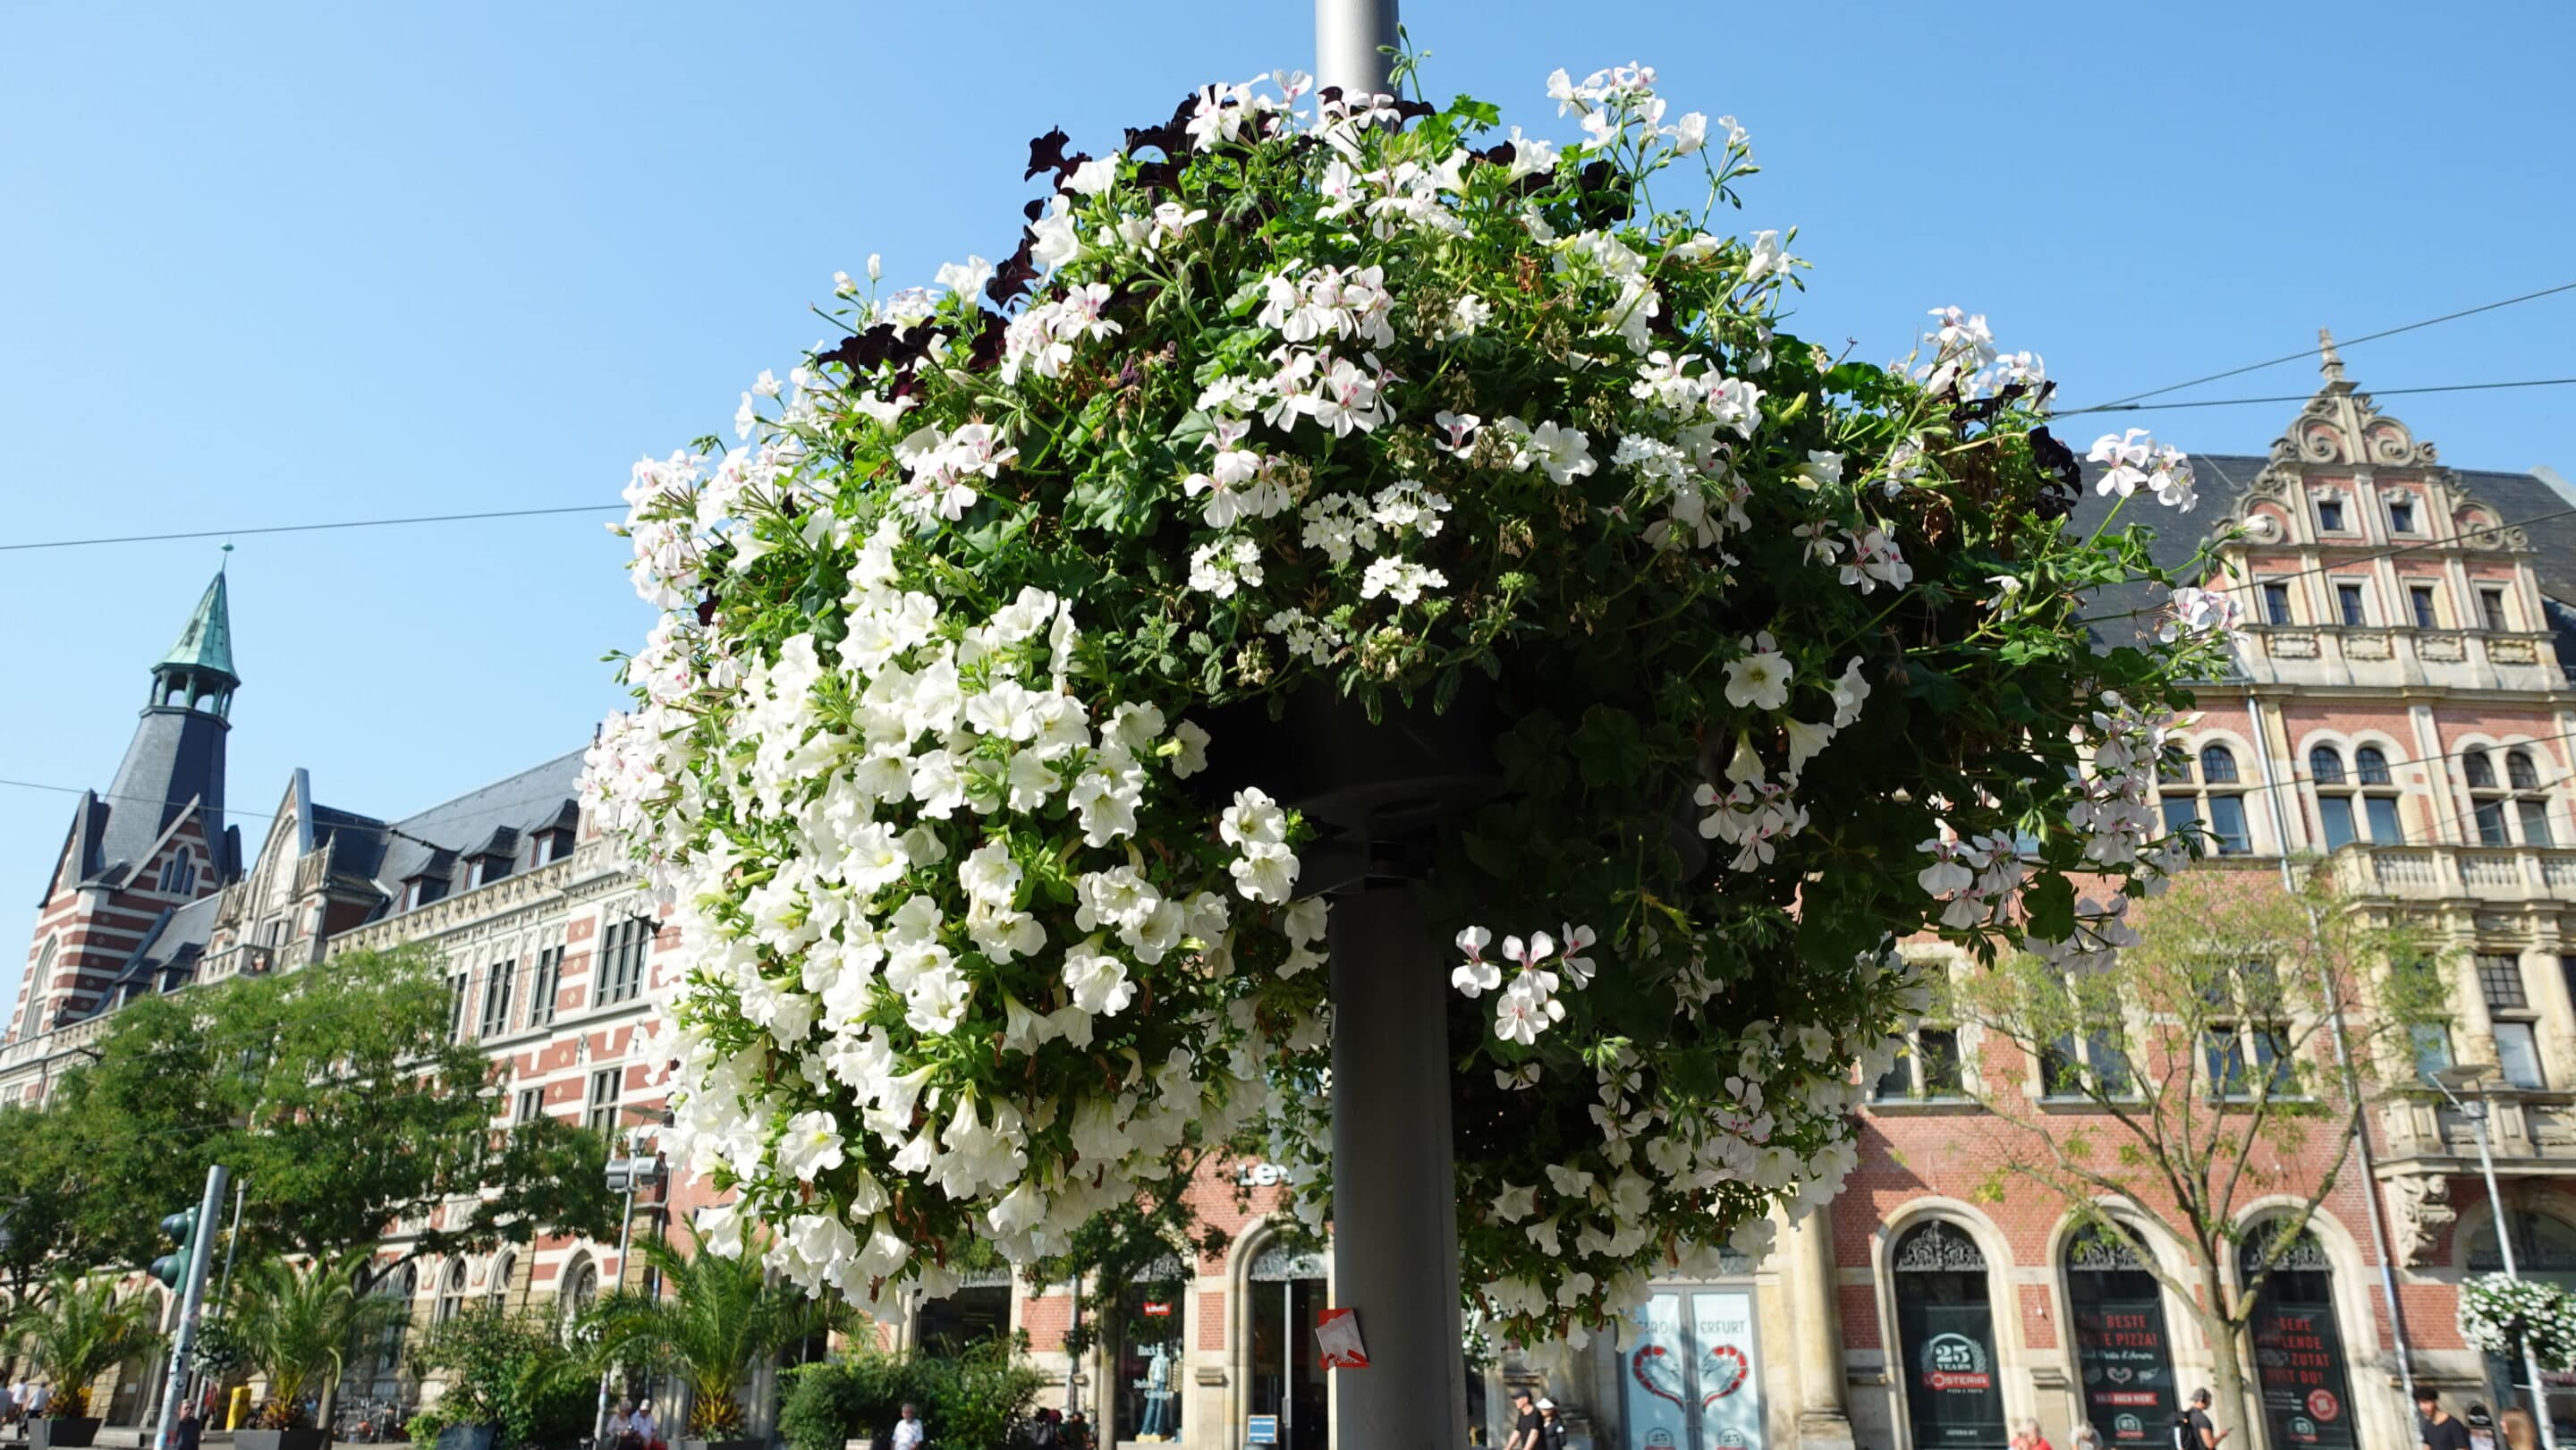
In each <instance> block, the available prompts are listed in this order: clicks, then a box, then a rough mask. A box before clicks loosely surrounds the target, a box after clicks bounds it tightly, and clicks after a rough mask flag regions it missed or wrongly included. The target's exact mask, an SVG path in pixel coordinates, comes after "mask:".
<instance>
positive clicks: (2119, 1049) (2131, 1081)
mask: <svg viewBox="0 0 2576 1450" xmlns="http://www.w3.org/2000/svg"><path fill="white" fill-rule="evenodd" d="M2084 1056H2085V1059H2086V1061H2087V1062H2089V1063H2090V1064H2091V1065H2092V1068H2093V1078H2094V1080H2095V1081H2096V1082H2099V1083H2100V1084H2101V1085H2102V1095H2103V1096H2104V1097H2111V1098H2125V1097H2127V1096H2129V1095H2130V1094H2131V1093H2133V1092H2135V1091H2137V1086H2138V1084H2137V1077H2136V1074H2134V1073H2132V1072H2130V1071H2129V1052H2128V1049H2127V1048H2126V1047H2125V1046H2123V1045H2122V1044H2121V1041H2120V1029H2119V1028H2117V1027H2096V1028H2094V1029H2093V1030H2092V1031H2090V1032H2087V1033H2085V1034H2084Z"/></svg>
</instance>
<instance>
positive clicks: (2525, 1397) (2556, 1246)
mask: <svg viewBox="0 0 2576 1450" xmlns="http://www.w3.org/2000/svg"><path fill="white" fill-rule="evenodd" d="M2505 1223H2506V1225H2507V1226H2508V1227H2509V1228H2510V1229H2511V1230H2512V1232H2513V1267H2514V1271H2515V1272H2516V1273H2519V1274H2520V1275H2522V1277H2524V1278H2526V1279H2532V1280H2536V1281H2538V1282H2540V1283H2543V1284H2555V1285H2557V1286H2558V1287H2559V1288H2561V1289H2567V1290H2571V1291H2576V1226H2571V1225H2569V1224H2568V1222H2567V1221H2566V1220H2565V1219H2562V1218H2559V1217H2557V1216H2555V1215H2553V1214H2546V1213H2534V1212H2532V1211H2530V1210H2529V1209H2521V1208H2509V1209H2507V1210H2505ZM2463 1262H2464V1266H2465V1267H2466V1268H2467V1269H2468V1271H2469V1272H2470V1273H2472V1274H2500V1273H2503V1272H2504V1254H2503V1252H2502V1251H2501V1250H2499V1249H2498V1248H2497V1247H2496V1236H2495V1224H2494V1223H2493V1222H2492V1221H2489V1222H2487V1223H2482V1224H2480V1225H2478V1226H2477V1228H2476V1229H2475V1230H2473V1231H2472V1232H2471V1233H2470V1234H2469V1236H2468V1251H2467V1253H2466V1254H2465V1255H2464V1256H2463ZM2486 1368H2487V1394H2488V1395H2489V1396H2490V1397H2491V1400H2492V1403H2494V1404H2496V1405H2499V1406H2502V1405H2509V1404H2512V1403H2514V1402H2515V1401H2516V1400H2521V1401H2522V1402H2523V1403H2525V1404H2529V1403H2530V1396H2529V1393H2528V1392H2529V1390H2530V1383H2529V1380H2530V1377H2529V1375H2527V1374H2526V1373H2525V1372H2524V1370H2523V1361H2522V1356H2521V1355H2519V1354H2517V1355H2514V1356H2513V1357H2512V1358H2510V1359H2498V1358H2495V1357H2493V1356H2490V1357H2489V1358H2488V1360H2487V1366H2486ZM2541 1373H2542V1377H2543V1378H2544V1379H2546V1380H2547V1381H2548V1382H2549V1417H2550V1419H2551V1420H2553V1421H2555V1422H2556V1423H2557V1424H2558V1425H2560V1426H2567V1427H2569V1428H2570V1429H2576V1425H2571V1422H2576V1384H2570V1383H2564V1382H2563V1381H2565V1380H2566V1379H2567V1378H2568V1377H2567V1376H2563V1375H2558V1374H2555V1373H2553V1372H2551V1371H2548V1370H2543V1371H2542V1372H2541ZM2560 1438H2561V1441H2562V1443H2563V1442H2564V1441H2565V1439H2566V1432H2565V1431H2562V1432H2561V1437H2560Z"/></svg>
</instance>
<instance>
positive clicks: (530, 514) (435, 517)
mask: <svg viewBox="0 0 2576 1450" xmlns="http://www.w3.org/2000/svg"><path fill="white" fill-rule="evenodd" d="M625 511H626V505H624V504H622V503H615V504H602V505H599V506H597V507H589V506H580V505H574V506H566V507H563V508H542V509H490V510H486V511H484V512H481V513H470V514H422V515H418V516H416V517H412V518H400V519H343V520H340V521H338V522H335V523H326V524H266V525H262V526H261V527H259V528H252V529H191V530H188V531H186V532H184V533H171V534H120V535H116V536H113V537H107V538H97V539H41V540H36V541H32V542H28V543H22V544H0V553H8V552H11V551H14V550H19V549H85V548H89V547H91V546H93V545H98V544H159V543H167V542H170V541H173V540H179V539H232V538H241V537H245V536H247V535H251V534H309V533H318V532H321V531H323V530H326V529H387V528H395V527H399V526H402V525H407V524H461V523H471V522H474V521H476V520H481V519H533V518H542V517H546V516H548V515H559V514H614V513H624V512H625Z"/></svg>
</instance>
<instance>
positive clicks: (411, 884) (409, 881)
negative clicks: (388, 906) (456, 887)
mask: <svg viewBox="0 0 2576 1450" xmlns="http://www.w3.org/2000/svg"><path fill="white" fill-rule="evenodd" d="M446 894H447V882H446V881H445V880H443V879H441V878H439V877H436V876H412V877H408V878H406V879H405V880H404V881H403V892H402V909H403V910H405V911H418V910H420V909H421V908H422V907H424V906H427V905H429V904H430V903H431V902H433V901H436V900H438V899H439V898H441V897H443V896H445V895H446Z"/></svg>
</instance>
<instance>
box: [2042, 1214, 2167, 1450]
mask: <svg viewBox="0 0 2576 1450" xmlns="http://www.w3.org/2000/svg"><path fill="white" fill-rule="evenodd" d="M2064 1267H2065V1270H2066V1309H2067V1316H2068V1318H2069V1319H2071V1320H2072V1321H2073V1322H2074V1329H2075V1357H2076V1361H2077V1364H2078V1366H2079V1367H2080V1368H2081V1369H2082V1370H2083V1372H2084V1417H2085V1418H2086V1419H2087V1420H2089V1421H2091V1422H2092V1424H2093V1430H2094V1433H2095V1434H2097V1435H2099V1436H2101V1437H2102V1443H2103V1444H2105V1445H2117V1444H2119V1443H2121V1442H2122V1441H2123V1440H2130V1441H2134V1440H2136V1439H2137V1438H2138V1435H2137V1427H2138V1426H2139V1425H2140V1424H2144V1425H2150V1426H2160V1425H2165V1424H2169V1423H2171V1422H2172V1420H2173V1416H2174V1411H2175V1409H2176V1408H2177V1406H2178V1402H2177V1399H2176V1392H2175V1388H2174V1374H2173V1340H2172V1338H2171V1336H2170V1335H2168V1334H2167V1333H2166V1329H2165V1296H2164V1293H2163V1291H2162V1290H2161V1289H2159V1288H2158V1287H2157V1285H2156V1276H2155V1274H2154V1273H2153V1272H2152V1271H2151V1270H2149V1269H2148V1268H2147V1266H2146V1265H2145V1263H2143V1262H2141V1261H2140V1260H2139V1258H2138V1252H2137V1250H2136V1249H2134V1248H2132V1247H2130V1245H2129V1241H2128V1240H2127V1239H2126V1238H2123V1237H2121V1236H2120V1235H2119V1234H2117V1233H2113V1232H2111V1231H2109V1230H2106V1229H2103V1228H2099V1227H2091V1228H2086V1229H2083V1230H2081V1231H2079V1232H2077V1233H2075V1234H2073V1235H2071V1236H2069V1237H2068V1239H2067V1241H2066V1255H2065V1260H2064ZM2124 1421H2125V1423H2124ZM2124 1430H2125V1431H2127V1432H2128V1433H2126V1434H2125V1435H2124V1434H2123V1433H2122V1431H2124Z"/></svg>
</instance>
